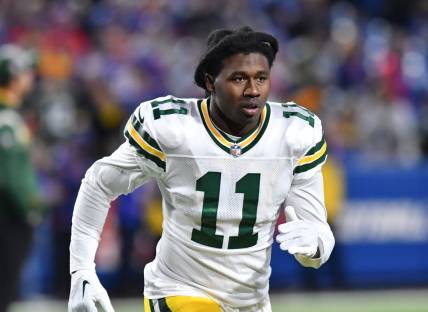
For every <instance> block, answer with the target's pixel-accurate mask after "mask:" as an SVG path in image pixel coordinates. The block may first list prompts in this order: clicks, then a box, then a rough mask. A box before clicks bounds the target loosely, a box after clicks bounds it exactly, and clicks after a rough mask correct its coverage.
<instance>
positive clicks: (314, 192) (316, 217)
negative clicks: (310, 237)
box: [287, 171, 335, 268]
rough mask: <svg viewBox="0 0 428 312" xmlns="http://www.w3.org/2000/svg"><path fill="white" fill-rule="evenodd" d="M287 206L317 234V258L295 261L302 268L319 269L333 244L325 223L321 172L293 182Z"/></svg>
mask: <svg viewBox="0 0 428 312" xmlns="http://www.w3.org/2000/svg"><path fill="white" fill-rule="evenodd" d="M287 205H290V206H293V207H295V209H296V213H297V214H298V216H299V218H300V219H302V220H306V221H308V222H311V224H312V225H313V227H315V228H316V230H317V233H318V249H319V257H318V258H310V257H309V258H308V257H304V256H296V259H297V260H298V261H299V262H300V264H302V265H303V266H307V267H313V268H319V267H320V266H321V265H322V264H323V263H325V262H326V261H327V260H328V258H329V257H330V254H331V252H332V250H333V247H334V243H335V241H334V236H333V233H332V231H331V229H330V226H329V225H328V223H327V214H326V210H325V206H324V183H323V177H322V174H321V171H318V172H317V173H316V174H315V175H313V176H312V177H311V178H310V179H306V180H300V181H295V182H293V185H292V188H291V190H290V193H289V196H288V198H287Z"/></svg>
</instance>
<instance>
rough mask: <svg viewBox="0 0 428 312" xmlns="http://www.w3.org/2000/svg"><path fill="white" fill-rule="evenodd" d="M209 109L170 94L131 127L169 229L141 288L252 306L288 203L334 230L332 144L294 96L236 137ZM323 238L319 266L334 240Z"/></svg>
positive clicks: (264, 286)
mask: <svg viewBox="0 0 428 312" xmlns="http://www.w3.org/2000/svg"><path fill="white" fill-rule="evenodd" d="M208 106H209V102H208V100H207V99H203V100H199V99H179V98H175V97H173V96H166V97H162V98H158V99H155V100H153V101H148V102H144V103H142V104H141V105H140V106H139V107H138V108H137V109H136V111H135V112H134V114H133V115H132V116H131V118H130V120H129V121H128V123H127V125H126V129H125V137H126V138H127V141H128V142H129V144H130V145H132V147H133V150H134V152H135V155H136V156H137V157H136V158H138V159H139V162H140V168H141V170H142V171H144V170H146V169H147V173H146V175H147V176H150V177H154V178H156V180H157V183H158V185H159V188H160V190H161V192H162V196H163V215H164V221H163V234H162V238H161V239H160V241H159V243H158V246H157V253H156V258H155V260H154V261H153V262H151V263H149V264H148V265H147V266H146V268H145V271H144V276H145V289H144V293H145V295H146V296H147V297H149V298H153V299H156V298H161V297H166V296H172V295H196V296H198V295H199V296H208V297H210V298H212V299H214V300H216V301H218V302H221V303H224V304H226V305H229V306H231V307H244V306H249V305H254V304H256V303H258V302H260V301H262V300H265V299H266V297H267V295H268V287H269V282H268V279H269V276H270V271H271V269H270V257H271V245H272V242H273V233H274V229H275V224H276V222H277V218H278V214H279V209H280V207H281V205H282V204H283V203H284V202H285V203H286V204H287V205H292V206H294V207H295V209H296V213H297V215H298V216H299V217H300V218H302V219H308V220H311V221H313V222H314V223H318V224H319V225H320V226H321V227H326V228H328V225H327V224H326V213H325V209H324V203H323V201H324V198H323V191H322V177H321V173H320V167H321V165H322V164H323V163H324V161H325V160H326V157H327V151H326V142H325V139H324V136H323V131H322V127H321V122H320V120H319V119H318V118H317V117H316V116H315V115H314V114H313V113H312V112H310V111H308V110H307V109H305V108H303V107H301V106H298V105H296V104H294V103H291V102H290V103H284V104H282V103H274V102H267V104H266V106H265V108H264V109H263V112H262V115H261V120H260V123H259V124H258V125H257V127H256V128H255V129H254V130H253V131H252V132H251V133H249V134H248V135H246V136H244V137H242V138H240V139H239V140H238V141H236V142H234V141H232V140H231V139H230V136H228V135H227V134H225V133H222V131H221V130H219V129H218V128H217V127H216V126H215V125H214V124H213V121H212V120H211V118H210V116H209V113H208V111H209V109H208ZM326 236H329V235H326ZM320 242H321V243H320V245H321V260H319V262H320V263H322V262H325V261H326V260H327V258H328V256H329V255H330V252H331V248H332V242H331V238H330V237H320Z"/></svg>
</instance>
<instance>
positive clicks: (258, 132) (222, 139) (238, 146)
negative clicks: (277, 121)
mask: <svg viewBox="0 0 428 312" xmlns="http://www.w3.org/2000/svg"><path fill="white" fill-rule="evenodd" d="M198 108H199V113H200V115H201V119H202V123H203V124H204V126H205V129H206V130H207V132H208V134H209V136H210V137H211V139H212V140H213V141H214V143H216V144H217V145H218V146H219V147H220V148H221V149H222V150H224V151H225V152H227V153H228V154H231V155H233V156H235V157H238V156H240V155H241V154H243V153H245V152H247V151H248V150H250V149H251V148H252V147H253V146H254V145H256V144H257V142H258V141H259V140H260V138H261V137H262V136H263V133H264V132H265V130H266V128H267V125H268V123H269V118H270V111H271V108H270V106H269V104H268V103H266V105H265V107H264V108H263V111H262V113H261V116H260V122H259V124H258V125H257V126H256V127H255V128H254V130H253V131H251V132H250V133H248V134H247V135H245V136H243V137H241V138H240V139H239V140H238V141H236V142H234V141H232V140H230V139H229V138H228V137H227V136H226V135H225V134H223V133H222V131H220V130H218V129H217V128H216V127H215V125H214V123H213V121H212V120H211V117H210V115H209V113H208V100H207V99H203V100H200V101H199V102H198Z"/></svg>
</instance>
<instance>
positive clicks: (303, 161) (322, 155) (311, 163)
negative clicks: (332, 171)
mask: <svg viewBox="0 0 428 312" xmlns="http://www.w3.org/2000/svg"><path fill="white" fill-rule="evenodd" d="M326 159H327V142H326V140H325V137H324V135H323V136H322V138H321V140H320V141H319V142H318V143H316V144H315V145H314V146H312V147H311V148H310V149H309V151H307V152H306V154H305V155H304V156H303V157H302V158H300V159H299V161H298V162H297V166H296V167H295V168H294V171H293V174H296V173H302V172H306V171H308V170H311V169H313V168H315V167H316V166H318V165H320V164H322V163H324V162H325V160H326Z"/></svg>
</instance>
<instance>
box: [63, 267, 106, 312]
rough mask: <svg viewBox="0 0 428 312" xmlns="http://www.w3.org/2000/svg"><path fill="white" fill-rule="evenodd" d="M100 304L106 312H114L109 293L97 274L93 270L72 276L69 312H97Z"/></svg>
mask: <svg viewBox="0 0 428 312" xmlns="http://www.w3.org/2000/svg"><path fill="white" fill-rule="evenodd" d="M96 304H98V305H99V306H100V307H101V308H102V309H103V310H104V312H114V309H113V306H112V305H111V302H110V299H109V297H108V294H107V291H106V290H105V289H104V287H103V286H102V285H101V283H100V281H99V279H98V277H97V274H96V273H95V272H94V271H91V270H79V271H76V272H74V273H73V274H72V275H71V288H70V298H69V300H68V312H97V311H98V310H97V307H96Z"/></svg>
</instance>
